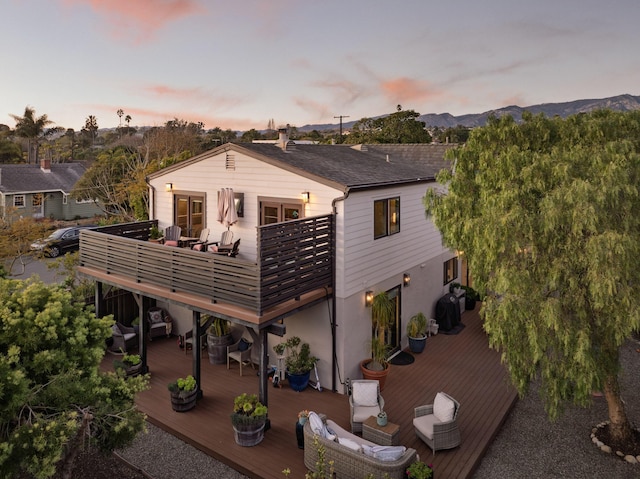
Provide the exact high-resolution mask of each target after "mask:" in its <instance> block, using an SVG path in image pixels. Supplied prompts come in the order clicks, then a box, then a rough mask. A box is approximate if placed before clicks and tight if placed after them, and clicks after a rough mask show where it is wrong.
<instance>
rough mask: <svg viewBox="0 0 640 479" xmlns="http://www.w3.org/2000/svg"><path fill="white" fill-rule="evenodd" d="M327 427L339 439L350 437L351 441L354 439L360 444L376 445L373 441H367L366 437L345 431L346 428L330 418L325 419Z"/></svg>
mask: <svg viewBox="0 0 640 479" xmlns="http://www.w3.org/2000/svg"><path fill="white" fill-rule="evenodd" d="M327 429H328V430H329V431H331V432H332V433H333V434H335V435H336V436H338V438H339V439H340V438H346V439H351V440H352V441H355V442H357V443H358V444H360V445H363V444H366V445H368V446H376V445H377V444H376V443H375V442H371V441H367V440H366V439H362V438H361V437H360V436H356V435H355V434H353V433H352V432H350V431H347V430H346V429H344V428H343V427H340V426H339V425H338V424H336V423H335V422H334V421H332V420H331V419H327ZM339 439H338V440H339Z"/></svg>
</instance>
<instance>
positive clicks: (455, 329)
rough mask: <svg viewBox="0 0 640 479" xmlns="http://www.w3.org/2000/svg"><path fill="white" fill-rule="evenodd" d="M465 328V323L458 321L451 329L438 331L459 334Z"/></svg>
mask: <svg viewBox="0 0 640 479" xmlns="http://www.w3.org/2000/svg"><path fill="white" fill-rule="evenodd" d="M463 329H464V324H462V323H458V324H456V325H455V326H454V327H453V328H451V329H450V330H449V331H442V330H440V331H438V332H439V333H441V334H458V333H459V332H460V331H462V330H463Z"/></svg>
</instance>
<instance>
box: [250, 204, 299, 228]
mask: <svg viewBox="0 0 640 479" xmlns="http://www.w3.org/2000/svg"><path fill="white" fill-rule="evenodd" d="M303 217H304V205H303V204H302V202H299V203H298V202H295V200H283V201H279V200H275V199H273V200H271V199H264V200H260V224H261V225H269V224H272V223H281V222H283V221H291V220H297V219H299V218H303Z"/></svg>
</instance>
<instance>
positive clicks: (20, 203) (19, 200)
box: [13, 195, 24, 208]
mask: <svg viewBox="0 0 640 479" xmlns="http://www.w3.org/2000/svg"><path fill="white" fill-rule="evenodd" d="M13 206H14V207H15V208H24V195H14V196H13Z"/></svg>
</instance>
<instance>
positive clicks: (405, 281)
mask: <svg viewBox="0 0 640 479" xmlns="http://www.w3.org/2000/svg"><path fill="white" fill-rule="evenodd" d="M402 284H404V285H405V287H406V286H409V285H410V284H411V275H409V273H405V274H403V275H402Z"/></svg>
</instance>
